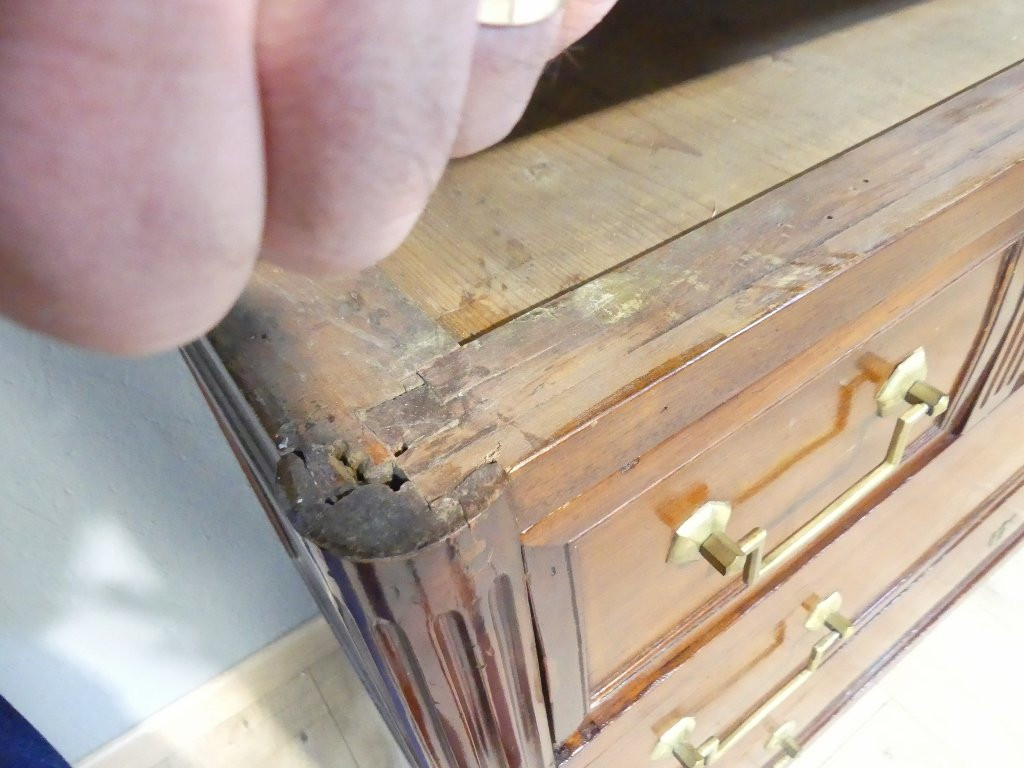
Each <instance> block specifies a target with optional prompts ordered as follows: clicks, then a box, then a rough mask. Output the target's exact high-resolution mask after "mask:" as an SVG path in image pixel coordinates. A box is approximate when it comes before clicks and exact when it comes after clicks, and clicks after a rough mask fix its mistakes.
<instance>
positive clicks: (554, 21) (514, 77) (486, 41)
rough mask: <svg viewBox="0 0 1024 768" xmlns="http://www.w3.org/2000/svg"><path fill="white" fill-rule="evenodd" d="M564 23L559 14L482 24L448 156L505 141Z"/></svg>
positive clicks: (474, 151)
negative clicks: (524, 22)
mask: <svg viewBox="0 0 1024 768" xmlns="http://www.w3.org/2000/svg"><path fill="white" fill-rule="evenodd" d="M561 27H562V13H561V12H559V13H558V14H556V15H555V16H552V17H551V18H550V19H547V20H545V21H543V22H539V23H537V24H530V25H528V26H522V27H481V28H480V30H479V32H478V33H477V39H476V46H475V48H474V50H473V65H472V70H471V72H470V76H469V85H468V88H467V90H466V98H465V101H464V102H463V105H462V119H461V121H460V123H459V130H458V133H457V134H456V138H455V143H454V145H453V147H452V152H451V155H452V157H466V156H467V155H471V154H474V153H476V152H479V151H481V150H483V149H486V148H487V147H490V146H492V145H494V144H497V143H498V142H499V141H501V140H502V139H504V138H505V137H506V136H508V134H509V133H510V132H511V131H512V129H513V128H514V127H515V125H516V123H517V122H519V119H520V118H521V117H522V116H523V112H524V111H525V110H526V107H527V105H528V104H529V103H530V98H531V96H532V95H533V91H534V88H536V86H537V81H538V80H539V78H540V75H541V73H542V72H543V70H544V66H545V65H546V64H547V62H548V59H549V57H550V54H551V51H552V50H553V48H554V44H555V40H556V39H557V38H558V35H559V32H560V30H561Z"/></svg>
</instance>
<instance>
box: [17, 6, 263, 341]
mask: <svg viewBox="0 0 1024 768" xmlns="http://www.w3.org/2000/svg"><path fill="white" fill-rule="evenodd" d="M0 15H2V18H3V23H2V24H0V269H2V270H3V279H2V280H0V309H2V311H3V312H5V313H7V314H9V315H10V316H12V317H13V318H14V319H15V320H17V321H19V322H21V323H23V324H24V325H27V326H29V327H32V328H35V329H37V330H40V331H43V332H46V333H49V334H53V335H56V336H59V337H61V338H64V339H67V340H69V341H73V342H76V343H79V344H83V345H87V346H90V347H94V348H96V349H99V350H104V351H108V352H114V353H140V352H148V351H152V350H157V349H164V348H168V347H171V346H174V345H176V344H179V343H181V342H184V341H187V340H189V339H191V338H193V337H195V336H196V335H198V334H199V333H201V332H203V331H205V330H206V329H207V328H209V327H210V326H211V325H212V324H213V323H215V322H216V321H217V320H218V319H219V318H220V317H221V315H223V313H224V312H226V311H227V309H228V307H230V305H231V303H232V302H233V301H234V299H235V298H236V297H237V295H238V293H239V292H240V291H241V289H242V287H243V285H244V283H245V280H246V278H247V276H248V274H249V271H250V269H251V265H252V262H253V260H254V258H255V254H256V252H257V249H258V243H259V238H260V231H261V227H262V201H263V176H262V138H261V132H260V122H259V110H258V99H257V91H256V79H255V72H254V63H253V57H252V35H253V28H254V15H255V6H254V0H220V1H219V2H211V0H180V1H179V2H175V3H139V2H137V0H107V2H103V3H83V2H81V0H33V2H31V3H24V2H18V0H0Z"/></svg>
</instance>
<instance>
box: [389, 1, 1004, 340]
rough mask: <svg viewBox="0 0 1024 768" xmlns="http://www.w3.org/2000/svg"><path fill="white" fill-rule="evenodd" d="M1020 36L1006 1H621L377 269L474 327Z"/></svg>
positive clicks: (630, 251) (890, 115)
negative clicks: (515, 123)
mask: <svg viewBox="0 0 1024 768" xmlns="http://www.w3.org/2000/svg"><path fill="white" fill-rule="evenodd" d="M1021 29H1024V3H1020V2H1018V1H1017V0H926V1H925V2H914V3H911V2H906V0H902V1H894V0H887V1H879V0H858V1H857V2H850V1H849V0H825V1H824V2H822V1H821V0H815V2H810V3H808V2H807V1H806V0H772V1H771V2H764V0H720V1H719V2H707V0H699V1H696V2H695V1H694V0H621V2H620V4H619V6H618V7H617V9H616V10H615V11H613V14H612V16H611V17H610V18H609V19H608V20H606V22H605V23H604V24H603V25H601V26H600V27H599V28H598V30H597V31H596V34H594V35H592V36H591V37H590V38H588V39H587V40H586V41H585V42H584V43H583V44H582V45H581V46H579V47H578V48H577V49H576V50H574V51H572V52H571V53H570V54H569V55H568V56H566V57H564V58H563V59H561V60H560V61H558V62H556V64H555V65H554V66H553V67H552V69H551V72H550V74H549V76H548V78H547V81H546V82H545V84H544V86H543V87H542V89H541V90H540V92H539V93H538V95H537V97H536V99H535V102H534V105H533V109H532V110H531V112H530V113H529V114H528V115H527V118H526V120H525V121H524V124H523V126H522V128H521V129H520V131H519V133H518V135H517V136H516V137H515V138H513V140H511V141H509V142H507V143H505V144H503V145H501V146H499V147H497V148H495V149H493V150H491V151H490V152H487V153H485V154H483V155H480V156H477V157H473V158H469V159H466V160H463V161H459V162H456V163H453V164H452V165H451V167H450V169H449V171H448V173H447V175H446V176H445V178H444V180H443V181H442V183H441V186H440V188H439V189H438V191H437V193H436V194H435V195H434V198H433V200H432V202H431V205H430V207H429V208H428V210H427V213H426V215H425V216H424V218H423V219H422V221H421V222H420V224H419V226H418V227H417V229H416V230H415V231H414V233H413V235H412V236H411V237H410V238H409V240H408V242H407V243H406V244H405V246H404V247H403V248H402V249H401V250H400V251H399V252H398V253H396V254H394V255H393V256H392V257H391V258H389V259H387V260H386V261H385V262H384V264H383V265H382V269H383V271H384V272H385V273H386V274H387V275H388V277H390V278H391V279H392V280H393V281H394V282H395V285H397V286H398V287H399V289H400V290H401V291H402V292H403V293H405V294H406V295H408V296H409V297H411V299H412V300H413V301H414V302H415V303H416V304H418V305H419V306H420V308H421V309H422V310H423V311H424V313H426V314H427V315H428V316H429V317H431V318H433V319H435V320H436V321H437V322H438V323H439V324H440V325H441V326H443V327H444V328H445V329H446V330H448V331H449V332H450V333H451V334H452V335H453V336H455V337H456V338H458V339H460V340H465V339H467V338H472V337H474V336H476V335H479V334H480V333H482V332H484V331H486V330H487V329H489V328H491V327H493V326H495V325H497V324H500V323H502V322H504V321H506V320H507V318H509V317H510V316H515V315H517V314H519V313H521V312H523V311H524V310H525V309H527V308H530V307H533V306H536V305H537V304H541V303H543V302H546V301H547V300H548V299H550V298H551V297H552V296H555V295H556V294H559V293H561V292H563V291H566V290H568V289H570V288H572V287H574V286H578V285H580V284H582V283H585V282H586V281H587V280H589V279H591V278H592V277H594V276H595V275H597V274H600V273H601V272H604V271H605V270H608V269H611V268H613V267H615V266H617V265H619V264H621V263H622V262H623V261H625V260H626V259H629V258H633V257H636V256H637V255H638V254H641V253H644V252H645V251H647V250H649V249H651V248H654V247H656V246H658V245H660V244H661V243H663V242H665V241H666V240H668V239H670V238H673V237H676V236H678V235H679V234H680V233H681V232H683V231H686V230H689V229H692V228H694V227H696V226H699V225H700V224H702V223H704V222H706V221H708V220H710V219H711V218H713V217H714V216H716V215H720V214H721V213H723V212H725V211H727V210H729V209H731V208H733V207H735V206H737V205H739V204H741V203H742V202H743V201H745V200H748V199H750V198H752V197H754V196H756V195H758V194H760V193H762V192H764V191H765V190H767V189H769V188H771V187H773V186H775V185H777V184H780V183H782V182H784V181H786V180H787V179H789V178H791V177H792V176H795V175H796V174H799V173H802V172H804V171H806V170H807V169H808V168H811V167H813V166H815V165H817V164H818V163H821V162H823V161H825V160H827V159H828V158H830V157H832V156H834V155H836V154H838V153H839V152H842V151H844V150H846V149H848V148H849V147H852V146H854V145H856V144H858V143H860V142H862V141H865V140H866V139H868V138H870V137H872V136H874V135H876V134H878V133H880V132H882V131H884V130H887V129H888V128H890V127H891V126H893V125H895V124H897V123H899V122H901V121H903V120H906V119H907V118H909V117H911V116H912V115H914V114H916V113H917V112H920V111H922V110H924V109H927V108H929V107H931V106H932V105H934V104H935V103H936V102H938V101H940V100H942V99H944V98H947V97H948V96H950V95H951V94H954V93H956V92H958V91H960V90H962V89H964V88H967V87H969V86H971V85H973V84H974V83H976V82H978V81H979V80H981V79H983V78H985V77H988V76H989V75H991V74H992V73H994V72H996V71H998V70H1000V69H1002V68H1004V67H1006V66H1008V65H1009V64H1012V63H1014V62H1015V61H1017V60H1019V59H1020V58H1022V55H1024V42H1022V40H1021V37H1020V30H1021ZM569 118H575V119H571V120H570V121H568V122H567V120H568V119H569Z"/></svg>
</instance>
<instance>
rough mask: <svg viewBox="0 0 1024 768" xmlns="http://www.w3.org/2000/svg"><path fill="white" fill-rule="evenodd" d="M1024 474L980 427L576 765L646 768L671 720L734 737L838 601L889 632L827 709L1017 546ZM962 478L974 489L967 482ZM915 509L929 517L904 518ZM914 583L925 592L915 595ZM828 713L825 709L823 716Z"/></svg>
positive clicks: (1002, 438)
mask: <svg viewBox="0 0 1024 768" xmlns="http://www.w3.org/2000/svg"><path fill="white" fill-rule="evenodd" d="M1004 409H1005V414H1004V415H1005V416H1006V418H1008V419H1012V420H1020V419H1022V418H1024V398H1022V397H1021V396H1020V395H1019V394H1018V395H1017V396H1015V397H1013V398H1012V399H1011V400H1010V401H1008V402H1007V403H1006V404H1005V405H1004ZM1022 466H1024V448H1022V446H1021V443H1020V441H1019V440H1018V439H1017V437H1016V435H1014V434H1012V433H1011V432H1010V431H1007V430H1003V429H1000V426H999V424H998V423H996V422H995V421H992V420H986V421H985V422H982V423H981V424H979V425H978V426H977V427H975V428H974V429H973V430H971V431H970V432H968V433H966V434H965V435H964V436H963V437H961V438H960V439H959V440H958V441H957V442H956V444H955V445H954V446H953V447H951V448H949V449H947V451H946V452H945V453H943V454H942V455H941V456H940V457H939V458H937V459H934V460H933V461H932V462H931V463H930V464H929V466H928V467H926V468H925V469H923V470H921V471H920V472H919V473H918V474H917V475H916V476H915V477H914V479H912V480H910V481H908V482H907V483H906V484H905V485H904V486H902V487H901V488H900V489H899V490H897V491H896V492H894V493H893V494H892V496H890V497H889V499H887V500H886V501H885V502H883V503H882V504H880V505H878V506H877V507H875V508H874V509H873V510H871V511H870V512H868V513H867V514H866V515H865V516H864V517H863V518H862V519H861V520H860V521H858V522H857V523H856V524H854V525H853V526H852V527H850V528H849V529H848V530H846V531H845V532H843V533H842V535H841V536H839V537H838V538H837V539H836V541H835V543H834V544H833V545H831V546H830V547H828V548H827V549H825V550H824V551H823V552H821V553H820V554H819V555H818V556H817V557H815V558H814V559H813V560H811V561H810V562H809V563H808V564H807V565H805V566H804V567H803V568H801V569H800V570H799V571H797V572H795V573H794V574H793V575H792V577H791V578H789V579H787V580H786V581H785V583H783V584H782V585H781V586H780V587H779V588H777V589H774V590H772V591H770V592H768V593H766V594H765V595H764V596H763V597H762V598H761V599H759V600H757V601H755V602H754V603H753V604H752V605H751V606H750V607H748V608H746V609H745V610H743V611H742V612H740V613H739V614H733V615H730V616H727V617H723V623H724V624H726V625H727V626H728V631H723V632H721V633H719V634H717V635H715V636H714V638H715V639H714V640H713V641H712V642H710V643H707V644H704V645H701V646H700V647H699V648H690V649H688V650H687V651H686V652H684V653H683V654H681V655H680V657H679V659H678V660H677V663H676V664H675V665H674V666H673V669H672V671H671V672H669V673H667V674H665V675H663V676H661V677H660V678H658V679H657V680H656V682H655V683H654V684H653V685H652V686H651V687H650V688H649V689H648V690H647V692H646V693H645V695H644V696H643V697H642V698H640V699H639V700H638V701H637V702H636V703H635V705H634V706H632V707H630V708H629V709H627V710H625V712H624V713H622V714H621V716H620V717H618V718H617V719H613V720H612V721H611V724H610V725H607V726H606V727H605V728H604V729H603V733H601V735H600V736H598V737H597V738H596V739H595V738H594V736H595V735H596V734H594V731H595V730H597V729H596V728H595V729H592V730H591V731H590V732H589V733H590V734H591V738H592V739H594V744H593V745H592V746H593V749H590V748H589V747H587V748H582V749H579V750H578V753H577V754H576V755H574V756H573V758H572V759H571V760H569V762H568V763H567V765H568V766H571V767H572V768H576V767H577V766H584V765H594V766H600V768H605V766H608V767H609V768H610V767H611V766H621V765H637V764H640V757H641V756H646V755H647V754H648V753H649V751H650V749H651V748H652V747H653V745H654V742H655V741H656V740H657V734H658V733H659V732H660V730H661V729H662V728H664V727H665V724H666V723H668V722H669V721H671V719H672V718H673V717H676V718H678V717H683V716H687V715H695V716H697V717H698V722H699V723H700V732H701V738H706V736H707V735H711V734H715V733H718V732H722V731H725V732H727V731H728V729H729V728H730V727H731V726H732V725H733V723H734V722H735V721H736V720H738V719H739V718H740V717H741V716H742V715H743V714H744V712H746V711H748V710H749V709H750V708H753V707H754V706H756V705H757V704H758V703H759V702H760V701H761V700H763V698H764V697H765V696H767V695H768V694H769V693H770V692H771V691H772V690H774V688H775V687H777V686H778V685H779V684H781V683H782V682H784V681H785V680H787V679H788V678H789V677H790V676H791V675H792V674H793V673H794V672H795V670H796V669H798V668H799V666H800V664H801V662H802V661H804V660H805V659H806V655H807V652H808V648H809V645H810V644H811V643H813V642H814V636H812V635H810V634H809V633H808V632H807V631H806V630H804V629H803V628H802V620H803V619H802V617H803V616H806V608H804V607H803V606H804V604H805V603H806V602H807V601H808V599H809V598H810V597H811V596H812V595H818V596H822V595H824V594H827V593H828V592H831V591H832V590H839V591H840V592H841V593H842V594H843V597H844V613H845V614H846V615H848V616H851V618H854V619H855V624H856V626H857V627H858V633H859V631H860V630H861V629H866V630H871V629H872V626H873V625H874V624H875V622H882V623H883V624H885V625H887V626H886V628H885V629H884V630H882V631H880V632H879V633H878V634H873V633H872V634H871V635H869V633H868V631H865V632H864V636H863V637H862V638H858V637H857V636H855V638H854V640H853V641H852V642H851V645H850V648H849V649H847V648H841V649H840V650H839V652H838V653H836V654H835V655H834V658H830V659H829V661H828V662H826V665H825V666H824V667H823V668H822V669H823V671H824V672H825V674H823V675H819V676H818V677H819V679H818V680H817V681H812V686H814V685H821V684H824V685H825V686H826V692H827V697H826V698H825V700H826V701H827V700H828V699H830V698H832V697H833V696H834V695H835V694H836V693H838V692H839V691H840V690H842V688H844V687H845V686H846V684H847V682H848V681H851V680H852V679H853V678H855V677H856V676H857V675H859V674H861V673H862V672H864V671H865V670H866V669H867V668H869V667H870V666H871V665H872V663H873V662H874V661H875V660H876V659H878V658H879V657H880V656H883V657H884V653H883V652H884V649H885V648H887V647H888V646H890V645H893V644H894V643H895V642H897V641H898V639H899V638H900V636H901V635H902V634H903V632H904V631H907V630H909V629H911V627H913V625H914V623H915V622H916V621H917V620H918V619H919V618H920V617H921V616H924V615H926V614H927V613H928V612H929V611H930V610H931V609H932V607H933V606H935V605H936V604H937V603H941V601H942V597H943V595H944V594H945V593H946V592H948V591H949V590H951V589H954V588H955V587H956V585H957V583H958V582H959V581H961V580H962V579H963V578H964V574H965V572H969V571H970V570H971V569H972V568H973V567H974V566H975V564H977V563H979V562H983V561H984V560H985V559H986V558H987V556H988V555H989V554H990V553H998V552H1000V551H1001V544H1002V543H1004V542H1011V543H1012V542H1013V541H1014V538H1015V537H1014V534H1013V531H1014V530H1015V527H1014V526H1016V527H1018V528H1019V527H1021V526H1022V525H1024V518H1021V517H1020V516H1019V515H1018V516H1017V517H1016V518H1015V520H1016V522H1015V523H1013V524H1011V526H1010V528H1009V529H1007V526H1006V516H1005V515H995V514H993V513H994V512H995V511H996V510H998V509H999V507H1000V505H1001V504H1002V502H1003V501H1004V500H1006V499H1008V498H1009V497H1010V496H1011V495H1012V494H1013V493H1014V492H1015V491H1017V489H1019V488H1020V487H1021V484H1022V483H1024V472H1021V471H1020V470H1021V467H1022ZM965 477H968V478H972V480H971V481H969V482H964V478H965ZM908 509H917V510H929V514H927V515H908V514H902V513H903V512H905V511H906V510H908ZM997 532H999V533H998V535H996V533H997ZM951 553H955V555H953V554H951ZM925 576H927V578H925ZM916 583H920V584H921V585H923V589H922V590H920V591H917V592H915V591H911V590H910V589H909V588H910V587H912V586H913V585H915V584H916ZM915 594H920V597H915ZM779 633H782V635H783V637H784V638H785V641H784V642H782V643H778V642H777V641H776V640H775V639H774V638H776V637H777V636H778V634H779ZM868 637H873V641H869V642H867V643H865V646H867V645H870V646H871V647H870V648H867V647H866V648H865V650H864V652H863V655H857V654H858V651H857V650H856V648H857V643H858V642H860V641H861V640H863V639H865V638H868ZM874 643H879V644H881V645H880V647H878V646H875V645H874ZM845 659H853V665H852V667H851V668H847V673H849V672H850V671H853V672H854V674H852V675H849V676H848V677H847V678H846V679H845V680H844V679H843V677H842V676H841V675H840V676H839V677H837V678H836V679H835V683H833V685H834V687H832V686H830V685H829V681H831V680H833V674H834V671H835V670H837V668H839V669H841V668H842V667H843V660H845ZM837 662H838V664H837ZM829 670H833V671H829ZM734 672H736V673H737V674H733V673H734ZM822 704H823V701H822V699H819V700H818V706H819V707H820V706H821V705H822ZM787 712H788V710H786V711H783V712H780V715H781V716H782V719H783V720H784V719H788V716H789V715H788V714H787ZM804 717H806V713H805V714H804ZM780 722H781V721H780ZM765 735H767V734H765ZM745 743H746V745H747V746H748V748H750V749H754V750H759V749H760V748H761V745H760V744H759V743H758V742H757V741H756V740H755V739H754V738H749V739H748V740H747V741H746V742H745ZM664 765H665V766H666V768H667V766H669V765H671V762H666V763H664Z"/></svg>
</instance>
